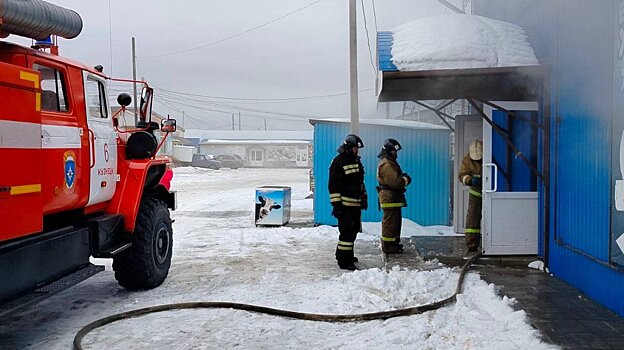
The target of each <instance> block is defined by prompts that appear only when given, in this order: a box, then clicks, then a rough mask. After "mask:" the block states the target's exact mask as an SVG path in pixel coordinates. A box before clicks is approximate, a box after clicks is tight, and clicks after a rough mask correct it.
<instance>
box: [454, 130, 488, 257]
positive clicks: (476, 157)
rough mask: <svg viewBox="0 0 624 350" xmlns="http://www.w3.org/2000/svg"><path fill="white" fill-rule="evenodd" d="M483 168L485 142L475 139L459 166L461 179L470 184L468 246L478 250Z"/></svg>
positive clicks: (467, 220)
mask: <svg viewBox="0 0 624 350" xmlns="http://www.w3.org/2000/svg"><path fill="white" fill-rule="evenodd" d="M482 168H483V142H482V141H481V140H475V141H473V142H472V143H471V144H470V149H469V151H468V153H466V155H465V156H464V159H463V160H462V164H461V167H460V168H459V181H460V182H461V183H462V184H464V185H466V186H470V190H469V196H468V197H469V199H468V212H467V214H466V246H467V247H468V251H469V252H476V251H477V249H478V248H479V242H481V175H482Z"/></svg>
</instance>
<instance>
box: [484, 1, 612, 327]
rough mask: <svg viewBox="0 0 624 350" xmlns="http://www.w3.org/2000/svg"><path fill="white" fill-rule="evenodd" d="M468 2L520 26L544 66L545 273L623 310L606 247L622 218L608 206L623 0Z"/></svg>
mask: <svg viewBox="0 0 624 350" xmlns="http://www.w3.org/2000/svg"><path fill="white" fill-rule="evenodd" d="M475 2H476V3H475V7H474V9H475V14H478V15H484V16H487V17H493V18H496V19H500V20H505V21H508V22H513V23H516V24H519V25H521V26H522V27H523V28H524V29H525V30H526V32H527V34H528V36H529V38H530V40H531V43H532V45H533V48H534V49H535V51H536V54H537V56H538V58H539V59H540V63H541V64H547V65H550V67H551V88H552V90H551V94H552V115H551V117H552V125H551V129H552V134H551V140H552V141H551V145H550V147H551V164H550V168H551V176H552V178H551V180H552V181H551V195H552V201H551V220H550V221H551V226H550V245H549V246H550V253H549V258H550V270H551V271H552V272H554V273H555V274H556V275H557V276H559V277H561V278H563V279H564V280H566V281H568V282H570V283H571V284H573V285H574V286H576V287H578V288H580V289H582V290H583V291H585V292H586V293H588V294H589V295H590V296H592V297H594V298H595V299H597V300H598V301H600V302H602V303H603V304H605V305H606V306H608V307H610V308H612V309H614V310H615V311H616V312H618V313H620V314H621V315H624V300H622V298H621V295H619V294H618V293H617V292H615V291H621V290H624V273H623V272H622V271H624V270H623V269H622V266H621V265H620V267H618V266H617V265H616V263H617V261H618V260H615V259H614V255H615V257H617V258H618V259H619V257H620V256H621V255H620V254H617V251H616V250H615V249H613V246H614V244H615V243H614V239H615V237H616V234H617V236H619V234H621V231H623V230H624V218H622V216H623V213H621V212H616V211H615V210H613V209H612V203H613V188H614V180H616V179H620V178H621V174H619V169H614V165H616V164H619V163H618V162H619V154H615V153H619V137H620V135H621V133H622V127H623V126H624V125H622V123H621V122H620V121H619V120H620V119H621V115H620V114H619V113H616V111H619V110H620V109H619V107H621V106H622V103H621V101H617V100H618V99H622V98H623V97H622V94H621V91H617V90H620V89H621V87H622V86H624V83H623V82H622V79H621V77H620V75H621V74H622V70H621V68H620V67H618V64H617V62H616V59H617V57H618V50H619V49H620V45H621V40H619V38H618V34H619V30H620V28H619V21H618V20H619V16H620V13H621V11H622V4H623V2H622V1H620V0H618V1H610V0H606V1H593V2H590V1H583V0H565V1H563V0H551V1H540V2H535V1H517V0H511V1H504V2H503V1H495V0H476V1H475ZM614 80H617V81H618V83H615V82H614ZM614 106H618V109H615V108H614ZM614 120H615V121H618V122H617V123H615V124H614ZM614 125H617V126H618V127H617V130H615V131H614V130H613V129H614ZM614 134H615V135H617V136H616V138H617V140H616V139H614ZM616 173H617V174H616ZM541 214H542V215H543V214H544V213H543V212H542V213H541ZM616 226H617V227H616ZM614 252H616V254H614ZM623 260H624V259H623ZM623 262H624V261H623ZM614 263H615V264H614Z"/></svg>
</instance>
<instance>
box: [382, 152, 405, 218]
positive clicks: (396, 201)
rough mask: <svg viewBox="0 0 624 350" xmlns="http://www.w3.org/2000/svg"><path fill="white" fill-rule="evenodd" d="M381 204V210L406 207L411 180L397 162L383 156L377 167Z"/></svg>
mask: <svg viewBox="0 0 624 350" xmlns="http://www.w3.org/2000/svg"><path fill="white" fill-rule="evenodd" d="M377 182H379V186H378V191H379V204H380V206H381V209H388V208H401V207H406V206H407V202H406V200H405V188H406V187H407V185H408V183H409V180H408V178H407V177H406V176H404V175H403V171H401V167H400V166H399V163H397V161H396V160H394V159H391V158H388V157H387V156H385V155H382V156H381V160H380V161H379V165H378V166H377Z"/></svg>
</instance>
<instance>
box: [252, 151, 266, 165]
mask: <svg viewBox="0 0 624 350" xmlns="http://www.w3.org/2000/svg"><path fill="white" fill-rule="evenodd" d="M263 155H264V152H263V151H262V149H254V150H251V160H250V162H249V165H250V166H257V167H261V166H263V165H264V161H263Z"/></svg>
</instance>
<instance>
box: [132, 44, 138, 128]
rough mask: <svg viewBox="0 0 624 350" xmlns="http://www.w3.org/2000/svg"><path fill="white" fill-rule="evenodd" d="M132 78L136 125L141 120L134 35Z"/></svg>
mask: <svg viewBox="0 0 624 350" xmlns="http://www.w3.org/2000/svg"><path fill="white" fill-rule="evenodd" d="M132 80H134V83H133V85H134V125H136V124H137V123H138V122H139V108H138V107H137V84H136V41H135V39H134V37H132Z"/></svg>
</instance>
